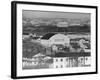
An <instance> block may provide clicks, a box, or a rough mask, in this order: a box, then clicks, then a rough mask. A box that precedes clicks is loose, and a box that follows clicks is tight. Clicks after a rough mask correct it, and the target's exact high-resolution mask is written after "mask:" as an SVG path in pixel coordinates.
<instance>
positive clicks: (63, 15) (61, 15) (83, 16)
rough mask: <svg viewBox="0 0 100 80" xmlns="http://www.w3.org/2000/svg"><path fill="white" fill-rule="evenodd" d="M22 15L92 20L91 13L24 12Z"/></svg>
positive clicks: (27, 16)
mask: <svg viewBox="0 0 100 80" xmlns="http://www.w3.org/2000/svg"><path fill="white" fill-rule="evenodd" d="M22 15H23V17H26V18H67V19H81V20H90V13H75V12H53V11H34V10H23V12H22Z"/></svg>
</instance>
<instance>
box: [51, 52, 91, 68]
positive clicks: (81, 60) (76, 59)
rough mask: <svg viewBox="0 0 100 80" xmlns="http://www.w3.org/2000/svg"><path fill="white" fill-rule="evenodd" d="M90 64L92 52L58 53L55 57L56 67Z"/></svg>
mask: <svg viewBox="0 0 100 80" xmlns="http://www.w3.org/2000/svg"><path fill="white" fill-rule="evenodd" d="M90 65H91V56H90V53H57V54H55V55H54V57H53V67H54V68H67V67H85V66H90Z"/></svg>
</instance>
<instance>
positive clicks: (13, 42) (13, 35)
mask: <svg viewBox="0 0 100 80" xmlns="http://www.w3.org/2000/svg"><path fill="white" fill-rule="evenodd" d="M17 4H27V5H45V6H59V7H76V8H92V9H95V10H96V15H95V16H96V21H95V23H96V25H95V26H96V33H95V36H96V43H95V44H96V49H95V50H96V52H95V53H96V54H95V55H96V64H95V66H96V70H95V71H94V72H84V73H68V74H65V73H64V74H50V75H37V76H34V75H33V76H17ZM97 25H98V8H97V6H88V5H72V4H57V3H40V2H24V1H12V3H11V78H13V79H20V78H38V77H53V76H67V75H83V74H84V75H85V74H97V72H98V54H97V49H98V47H97V44H98V43H97V42H98V41H97V34H98V32H97V30H98V29H97Z"/></svg>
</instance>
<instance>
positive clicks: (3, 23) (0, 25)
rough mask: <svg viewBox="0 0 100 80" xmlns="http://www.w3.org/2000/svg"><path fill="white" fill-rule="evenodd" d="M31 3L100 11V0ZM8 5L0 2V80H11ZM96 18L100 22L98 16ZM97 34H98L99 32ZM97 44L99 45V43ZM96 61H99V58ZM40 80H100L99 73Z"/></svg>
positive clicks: (4, 1)
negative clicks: (56, 4) (73, 5)
mask: <svg viewBox="0 0 100 80" xmlns="http://www.w3.org/2000/svg"><path fill="white" fill-rule="evenodd" d="M24 1H26V0H24ZM31 1H37V2H50V3H64V4H82V5H98V6H99V9H100V0H31ZM10 3H11V0H1V2H0V37H1V38H0V80H11V78H10V68H11V66H10V65H11V39H10V38H11V14H10V9H11V5H10ZM99 14H100V10H99ZM98 17H99V20H100V16H98ZM99 26H100V24H99ZM99 28H100V27H99ZM98 30H100V29H98ZM98 32H99V34H100V31H98ZM98 41H100V37H99V38H98ZM98 44H100V42H99V43H98ZM99 47H100V45H99ZM99 52H100V50H99ZM98 57H100V54H98ZM98 61H100V58H99V60H98ZM98 67H100V64H98ZM99 72H100V69H99ZM20 80H21V79H20ZM23 80H24V79H23ZM26 80H33V79H26ZM34 80H41V78H35V79H34ZM42 80H100V73H98V74H91V75H77V76H62V77H48V78H42Z"/></svg>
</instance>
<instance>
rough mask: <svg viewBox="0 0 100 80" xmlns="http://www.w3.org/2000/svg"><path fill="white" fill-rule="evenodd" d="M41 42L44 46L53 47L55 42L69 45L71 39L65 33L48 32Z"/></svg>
mask: <svg viewBox="0 0 100 80" xmlns="http://www.w3.org/2000/svg"><path fill="white" fill-rule="evenodd" d="M40 42H41V44H42V45H44V46H47V47H51V46H52V45H54V44H55V45H56V44H62V45H69V43H70V39H69V37H67V36H66V35H64V34H55V33H48V34H46V35H44V36H43V37H42V38H41V40H40Z"/></svg>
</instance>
